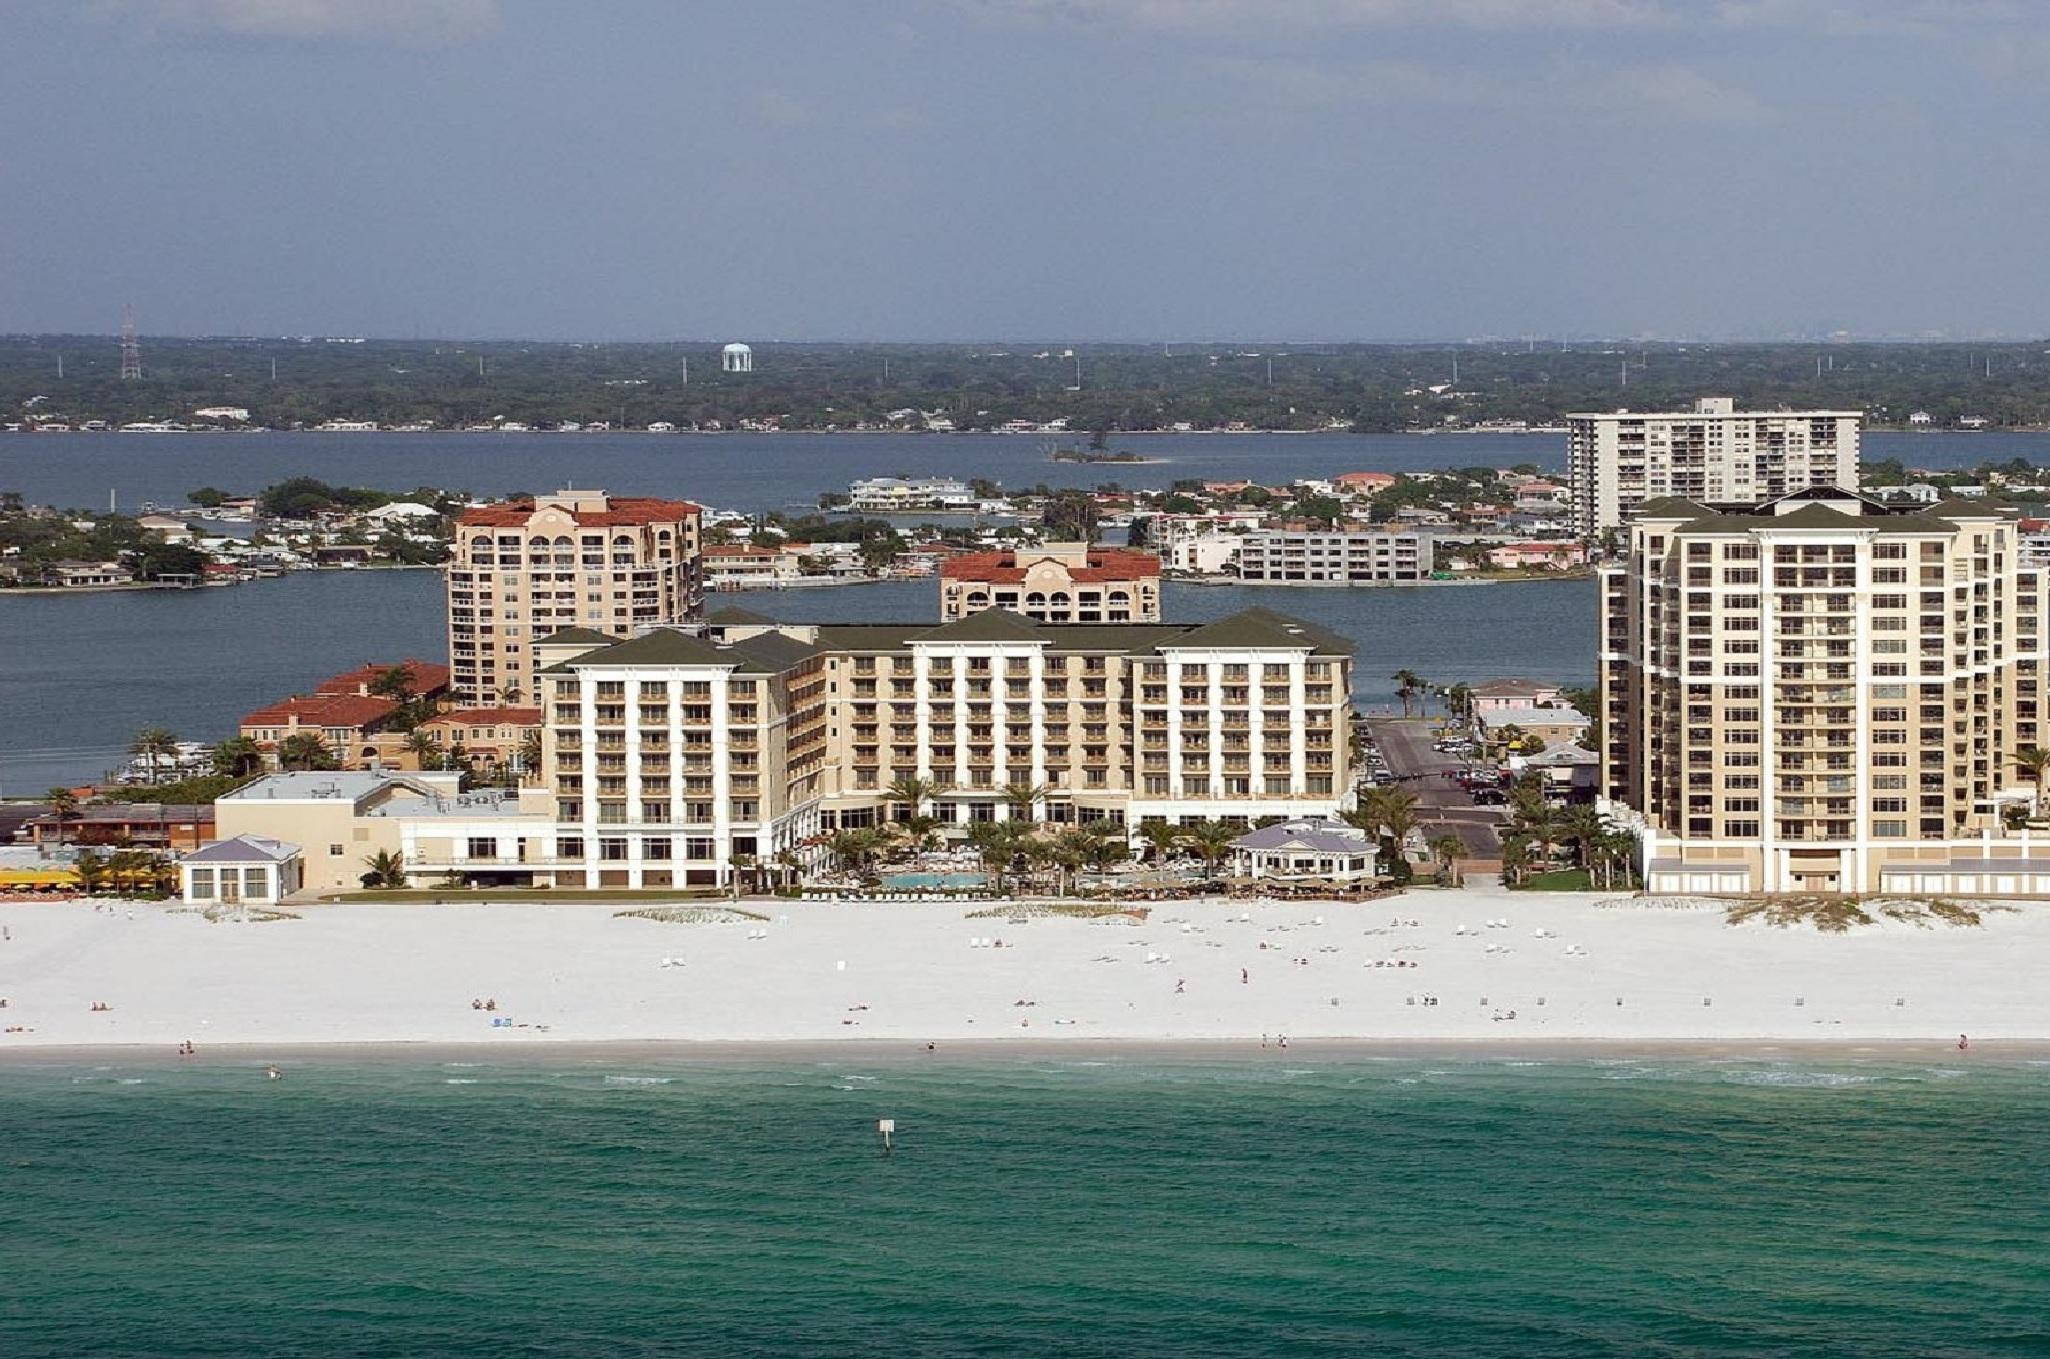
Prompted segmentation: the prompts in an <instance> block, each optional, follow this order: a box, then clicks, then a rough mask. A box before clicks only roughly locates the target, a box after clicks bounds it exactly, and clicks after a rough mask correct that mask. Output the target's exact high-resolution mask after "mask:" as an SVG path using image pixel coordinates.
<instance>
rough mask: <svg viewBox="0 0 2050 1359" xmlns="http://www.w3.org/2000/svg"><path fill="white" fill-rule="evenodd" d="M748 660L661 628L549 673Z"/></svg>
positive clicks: (727, 663) (735, 663) (552, 668)
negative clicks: (582, 668)
mask: <svg viewBox="0 0 2050 1359" xmlns="http://www.w3.org/2000/svg"><path fill="white" fill-rule="evenodd" d="M744 659H745V658H744V657H742V656H741V655H740V654H738V653H737V652H735V651H733V650H731V649H729V648H724V647H717V646H714V645H712V643H710V642H708V641H706V640H705V639H704V638H702V637H693V636H691V635H689V634H688V633H682V632H673V631H671V630H669V629H668V628H658V629H656V630H655V631H653V632H650V633H646V634H644V635H642V636H640V637H635V638H633V639H632V640H630V641H625V642H614V643H613V644H612V645H611V646H608V647H603V648H601V649H599V650H597V651H587V652H585V653H584V654H583V655H581V656H578V657H577V658H576V659H575V660H572V661H568V662H565V663H563V664H561V665H551V666H549V667H548V669H549V670H550V671H568V670H570V669H572V668H573V667H577V666H586V665H719V666H738V665H739V664H740V663H741V662H742V661H743V660H744Z"/></svg>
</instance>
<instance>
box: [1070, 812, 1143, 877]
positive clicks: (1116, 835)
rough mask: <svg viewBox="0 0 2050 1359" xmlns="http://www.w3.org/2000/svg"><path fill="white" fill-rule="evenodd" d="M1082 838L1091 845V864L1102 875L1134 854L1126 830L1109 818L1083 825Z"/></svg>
mask: <svg viewBox="0 0 2050 1359" xmlns="http://www.w3.org/2000/svg"><path fill="white" fill-rule="evenodd" d="M1080 830H1081V832H1082V836H1083V838H1084V839H1085V840H1087V841H1088V843H1089V862H1090V863H1092V864H1094V865H1096V871H1097V872H1099V873H1101V872H1103V871H1104V870H1106V869H1108V868H1109V867H1110V866H1111V865H1112V864H1114V863H1116V862H1118V861H1119V860H1120V859H1128V858H1130V857H1131V854H1132V847H1131V842H1130V841H1129V840H1128V839H1127V838H1126V835H1125V828H1124V827H1123V826H1120V825H1119V824H1118V823H1117V822H1115V821H1113V820H1111V819H1110V818H1109V817H1107V816H1099V817H1096V818H1095V819H1093V820H1090V821H1085V822H1083V823H1082V825H1081V827H1080Z"/></svg>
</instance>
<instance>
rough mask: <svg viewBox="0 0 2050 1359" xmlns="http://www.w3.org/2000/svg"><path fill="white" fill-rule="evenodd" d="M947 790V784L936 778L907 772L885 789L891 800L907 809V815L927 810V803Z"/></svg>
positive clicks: (914, 814) (915, 814)
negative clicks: (926, 777)
mask: <svg viewBox="0 0 2050 1359" xmlns="http://www.w3.org/2000/svg"><path fill="white" fill-rule="evenodd" d="M946 791H947V789H946V785H945V784H942V783H940V782H938V781H937V780H934V779H922V778H920V777H918V775H916V774H907V775H905V776H904V777H903V778H900V779H897V780H895V781H893V782H892V783H891V784H890V786H889V787H888V788H886V789H885V790H884V792H885V793H887V794H888V796H889V799H890V801H892V802H894V803H898V804H900V805H901V806H903V807H905V808H906V809H907V810H906V811H905V815H906V816H917V815H919V814H920V813H921V812H923V811H924V810H925V808H926V804H928V803H930V802H931V801H932V800H933V799H934V798H936V797H938V796H939V795H940V794H941V793H944V792H946Z"/></svg>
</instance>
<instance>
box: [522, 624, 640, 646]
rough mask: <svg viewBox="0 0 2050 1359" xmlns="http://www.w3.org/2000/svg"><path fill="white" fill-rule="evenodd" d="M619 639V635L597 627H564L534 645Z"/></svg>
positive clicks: (570, 643) (613, 640)
mask: <svg viewBox="0 0 2050 1359" xmlns="http://www.w3.org/2000/svg"><path fill="white" fill-rule="evenodd" d="M618 640H619V639H618V638H617V637H608V636H606V635H605V634H604V633H602V632H600V631H598V630H597V629H596V628H563V629H562V630H561V631H559V632H551V633H549V634H548V635H547V636H546V637H543V638H542V639H540V640H539V641H537V642H535V643H534V645H535V646H557V645H572V644H577V643H583V642H616V641H618Z"/></svg>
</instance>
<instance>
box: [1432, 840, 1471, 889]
mask: <svg viewBox="0 0 2050 1359" xmlns="http://www.w3.org/2000/svg"><path fill="white" fill-rule="evenodd" d="M1430 849H1431V857H1432V858H1434V859H1436V860H1437V861H1438V866H1439V872H1441V873H1443V874H1444V876H1445V882H1446V884H1447V885H1448V886H1452V887H1457V886H1459V877H1458V874H1457V873H1456V872H1455V871H1454V869H1453V861H1454V860H1456V859H1457V858H1458V857H1459V856H1460V855H1462V854H1464V853H1465V852H1466V842H1465V841H1463V840H1461V839H1460V838H1459V837H1458V836H1456V835H1453V834H1452V833H1451V832H1449V831H1448V832H1446V833H1444V834H1442V835H1434V836H1432V837H1431V839H1430Z"/></svg>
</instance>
